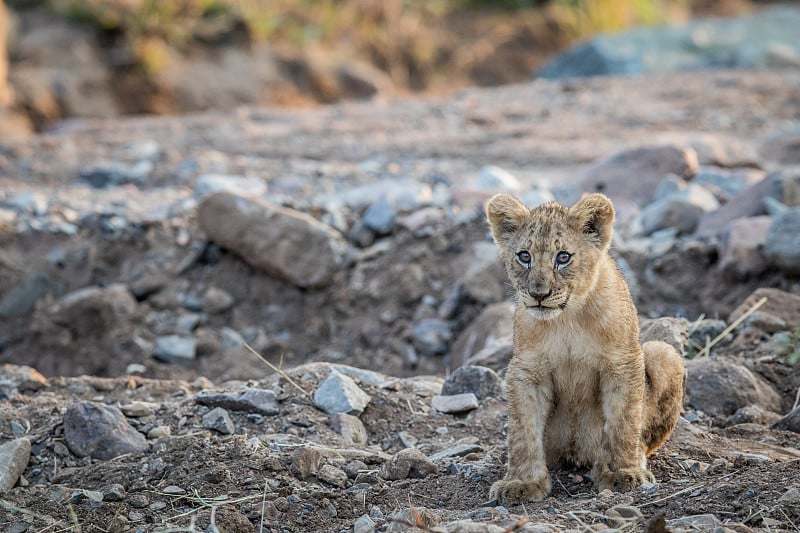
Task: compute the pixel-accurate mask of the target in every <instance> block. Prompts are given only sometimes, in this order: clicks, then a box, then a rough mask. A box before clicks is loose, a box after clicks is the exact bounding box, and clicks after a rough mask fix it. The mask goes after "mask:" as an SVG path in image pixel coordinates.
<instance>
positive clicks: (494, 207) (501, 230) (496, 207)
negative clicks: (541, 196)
mask: <svg viewBox="0 0 800 533" xmlns="http://www.w3.org/2000/svg"><path fill="white" fill-rule="evenodd" d="M529 215H530V210H529V209H528V208H527V207H525V204H523V203H522V202H520V201H519V200H517V199H516V198H514V197H513V196H511V195H510V194H496V195H494V196H492V197H491V199H489V203H488V204H486V218H487V220H488V221H489V229H490V230H491V231H492V237H494V242H496V243H497V244H502V243H504V242H506V241H507V240H508V239H509V237H511V236H512V235H513V234H514V233H516V232H517V230H519V229H520V228H521V227H522V225H523V224H524V223H525V219H526V218H527V217H528V216H529Z"/></svg>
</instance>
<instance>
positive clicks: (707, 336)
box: [689, 318, 728, 349]
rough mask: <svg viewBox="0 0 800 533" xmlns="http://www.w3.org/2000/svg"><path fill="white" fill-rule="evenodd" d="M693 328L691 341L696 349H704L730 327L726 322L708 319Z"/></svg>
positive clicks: (690, 335) (690, 336)
mask: <svg viewBox="0 0 800 533" xmlns="http://www.w3.org/2000/svg"><path fill="white" fill-rule="evenodd" d="M692 326H693V328H690V331H689V340H690V341H691V342H692V344H693V345H694V346H695V347H696V348H699V349H702V348H703V347H704V346H705V345H706V343H709V342H711V341H712V340H714V339H715V338H717V336H718V335H719V334H720V333H722V332H723V331H724V330H725V328H726V327H727V326H728V325H727V324H726V323H725V321H724V320H717V319H713V318H706V319H703V320H701V321H700V322H697V323H696V324H692Z"/></svg>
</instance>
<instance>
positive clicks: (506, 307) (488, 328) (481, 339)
mask: <svg viewBox="0 0 800 533" xmlns="http://www.w3.org/2000/svg"><path fill="white" fill-rule="evenodd" d="M513 316H514V305H513V304H511V303H509V302H499V303H496V304H492V305H489V306H487V307H486V308H485V309H484V310H483V311H482V312H481V314H480V315H478V317H477V318H476V319H475V320H473V321H472V323H471V324H470V325H469V326H467V328H466V329H465V330H464V331H462V332H461V334H460V335H459V336H458V337H457V338H456V340H455V342H454V343H453V347H452V348H451V350H450V359H451V360H452V362H453V366H461V365H462V364H464V362H465V361H467V360H468V359H470V358H471V357H473V356H474V355H475V354H477V353H479V352H480V351H481V350H483V349H484V348H487V347H494V346H496V345H509V346H510V338H511V334H512V322H511V320H512V317H513ZM505 339H509V340H508V342H505V341H504V340H505ZM484 359H485V358H482V359H481V360H484ZM471 364H481V365H483V366H488V367H490V368H492V369H494V370H499V368H498V367H496V366H494V365H493V364H484V363H476V362H472V363H471ZM500 368H503V367H500Z"/></svg>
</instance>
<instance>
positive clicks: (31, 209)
mask: <svg viewBox="0 0 800 533" xmlns="http://www.w3.org/2000/svg"><path fill="white" fill-rule="evenodd" d="M3 203H5V204H6V205H8V206H9V207H11V208H13V209H14V210H16V211H17V212H20V213H30V214H33V215H38V216H42V215H44V214H45V213H47V207H48V201H47V197H46V196H45V195H44V194H42V193H40V192H34V191H20V192H18V193H16V194H12V195H11V196H9V197H8V198H6V200H5V202H3Z"/></svg>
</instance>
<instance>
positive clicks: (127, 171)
mask: <svg viewBox="0 0 800 533" xmlns="http://www.w3.org/2000/svg"><path fill="white" fill-rule="evenodd" d="M152 172H153V163H151V162H150V161H139V162H137V163H134V164H133V165H121V164H114V165H108V166H98V167H92V168H87V169H83V170H81V171H80V178H81V180H82V181H85V182H86V183H88V184H89V185H91V186H92V187H95V188H97V189H107V188H109V187H118V186H120V185H125V184H127V183H132V184H134V185H138V186H143V185H145V184H146V183H147V180H148V179H149V178H150V174H151V173H152Z"/></svg>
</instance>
